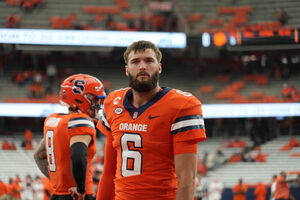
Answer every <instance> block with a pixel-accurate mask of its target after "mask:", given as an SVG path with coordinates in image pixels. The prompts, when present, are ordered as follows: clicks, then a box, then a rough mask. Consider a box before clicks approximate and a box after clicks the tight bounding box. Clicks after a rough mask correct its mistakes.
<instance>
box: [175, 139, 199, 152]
mask: <svg viewBox="0 0 300 200" xmlns="http://www.w3.org/2000/svg"><path fill="white" fill-rule="evenodd" d="M173 149H174V155H177V154H182V153H197V142H191V141H184V142H174V144H173Z"/></svg>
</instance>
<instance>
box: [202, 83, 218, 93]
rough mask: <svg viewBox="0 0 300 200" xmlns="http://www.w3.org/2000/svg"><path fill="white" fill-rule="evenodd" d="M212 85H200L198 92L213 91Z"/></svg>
mask: <svg viewBox="0 0 300 200" xmlns="http://www.w3.org/2000/svg"><path fill="white" fill-rule="evenodd" d="M214 89H215V88H214V86H212V85H204V86H201V87H200V92H201V93H211V92H213V91H214Z"/></svg>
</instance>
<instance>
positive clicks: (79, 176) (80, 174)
mask: <svg viewBox="0 0 300 200" xmlns="http://www.w3.org/2000/svg"><path fill="white" fill-rule="evenodd" d="M87 150H88V147H87V146H86V144H84V143H82V142H76V143H74V144H72V146H71V169H72V175H73V178H74V180H75V182H76V186H77V191H78V192H79V193H80V194H84V193H85V190H86V189H85V181H86V171H87V158H86V156H87Z"/></svg>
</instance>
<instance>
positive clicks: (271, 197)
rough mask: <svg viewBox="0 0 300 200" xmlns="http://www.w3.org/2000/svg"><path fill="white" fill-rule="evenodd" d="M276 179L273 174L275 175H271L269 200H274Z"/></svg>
mask: <svg viewBox="0 0 300 200" xmlns="http://www.w3.org/2000/svg"><path fill="white" fill-rule="evenodd" d="M276 179H277V175H276V174H275V175H273V177H272V181H271V191H270V192H271V194H270V200H275V198H274V193H275V189H276Z"/></svg>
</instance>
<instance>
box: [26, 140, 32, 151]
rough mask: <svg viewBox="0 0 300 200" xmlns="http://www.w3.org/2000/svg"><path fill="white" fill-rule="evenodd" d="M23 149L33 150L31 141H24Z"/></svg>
mask: <svg viewBox="0 0 300 200" xmlns="http://www.w3.org/2000/svg"><path fill="white" fill-rule="evenodd" d="M25 150H33V145H32V141H26V142H25Z"/></svg>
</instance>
